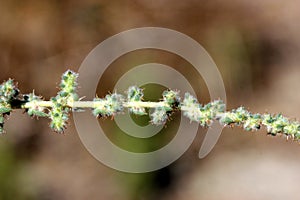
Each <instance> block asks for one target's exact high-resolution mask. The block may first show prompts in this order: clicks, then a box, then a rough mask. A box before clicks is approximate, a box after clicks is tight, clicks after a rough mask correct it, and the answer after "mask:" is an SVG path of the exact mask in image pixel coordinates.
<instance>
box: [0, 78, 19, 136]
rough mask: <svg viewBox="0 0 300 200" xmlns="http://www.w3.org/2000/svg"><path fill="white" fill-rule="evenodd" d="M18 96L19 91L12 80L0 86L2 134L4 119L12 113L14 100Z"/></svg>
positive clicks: (0, 123)
mask: <svg viewBox="0 0 300 200" xmlns="http://www.w3.org/2000/svg"><path fill="white" fill-rule="evenodd" d="M18 94H19V90H18V88H17V87H16V84H15V83H14V81H13V80H12V79H9V80H7V81H5V82H3V83H2V84H1V85H0V133H3V132H4V130H3V126H4V119H5V117H6V116H7V115H9V114H10V112H11V111H12V106H13V105H14V100H15V99H16V97H17V96H18Z"/></svg>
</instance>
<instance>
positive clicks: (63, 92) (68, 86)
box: [49, 70, 78, 132]
mask: <svg viewBox="0 0 300 200" xmlns="http://www.w3.org/2000/svg"><path fill="white" fill-rule="evenodd" d="M77 78H78V74H77V73H75V72H73V71H71V70H68V71H66V72H65V73H64V74H63V75H62V77H61V83H60V85H59V87H60V91H59V92H58V93H57V95H56V97H52V98H51V102H52V109H50V111H49V118H50V119H51V122H50V127H51V128H52V129H53V130H54V131H56V132H63V130H64V129H65V128H66V125H67V121H68V120H69V112H70V110H71V106H72V105H71V104H72V103H73V102H74V101H76V100H78V96H77V94H76V88H77Z"/></svg>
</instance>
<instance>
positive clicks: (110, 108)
mask: <svg viewBox="0 0 300 200" xmlns="http://www.w3.org/2000/svg"><path fill="white" fill-rule="evenodd" d="M123 103H124V97H123V96H122V95H120V94H116V93H113V94H108V95H106V96H105V98H103V99H101V98H94V109H93V115H94V116H96V117H109V116H114V115H115V114H118V113H120V112H122V111H123Z"/></svg>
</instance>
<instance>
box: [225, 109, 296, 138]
mask: <svg viewBox="0 0 300 200" xmlns="http://www.w3.org/2000/svg"><path fill="white" fill-rule="evenodd" d="M220 122H221V123H223V124H225V125H230V126H234V125H236V126H242V127H243V128H244V129H245V130H246V131H256V130H259V129H260V128H261V127H262V126H264V127H266V129H267V132H268V134H270V135H273V136H276V135H278V134H283V135H286V136H287V138H293V139H297V140H299V139H300V123H299V122H297V121H291V120H289V119H288V118H286V117H284V116H283V115H282V114H277V115H271V114H263V115H262V114H259V113H256V114H252V113H250V112H249V111H247V110H245V108H243V107H239V108H238V109H236V110H232V111H231V112H225V113H223V114H220Z"/></svg>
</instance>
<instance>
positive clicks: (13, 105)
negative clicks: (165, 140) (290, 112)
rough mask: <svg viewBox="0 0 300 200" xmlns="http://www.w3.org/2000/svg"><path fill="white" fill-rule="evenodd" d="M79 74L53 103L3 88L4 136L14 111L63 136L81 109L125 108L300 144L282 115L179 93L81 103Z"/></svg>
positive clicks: (107, 112)
mask: <svg viewBox="0 0 300 200" xmlns="http://www.w3.org/2000/svg"><path fill="white" fill-rule="evenodd" d="M77 78H78V74H77V73H75V72H73V71H71V70H68V71H66V72H65V73H64V74H63V75H62V77H61V83H60V85H59V87H60V90H59V92H58V93H57V95H56V96H55V97H52V98H51V99H50V101H45V100H43V99H42V97H40V96H37V95H35V94H34V92H33V93H30V94H25V95H22V94H20V92H19V90H18V88H17V87H16V84H15V83H14V81H13V80H12V79H9V80H8V81H5V82H3V83H2V84H1V85H0V133H2V132H4V131H3V124H4V119H5V117H6V116H7V115H9V114H10V112H12V110H13V109H25V111H26V112H27V113H28V115H29V116H33V117H34V116H35V117H47V118H49V119H50V120H51V122H50V127H51V128H52V129H53V130H54V131H56V132H59V133H62V132H63V131H64V129H65V127H66V125H67V121H68V120H69V113H70V112H76V111H77V110H78V109H80V110H82V109H86V108H90V109H92V113H93V115H94V116H96V117H113V116H115V115H116V114H120V113H123V112H124V109H125V108H128V111H129V112H131V113H133V114H135V115H146V114H148V110H146V109H147V108H151V109H153V110H151V113H150V118H151V123H152V124H154V125H161V124H165V123H166V122H167V120H168V119H170V116H171V115H172V114H173V113H174V112H175V111H178V110H180V111H181V112H182V113H183V115H184V116H186V117H187V118H188V119H190V121H191V122H192V121H194V122H197V123H199V125H200V126H203V127H208V126H210V125H211V124H212V122H213V121H219V122H220V123H221V124H223V125H224V126H231V127H232V126H240V127H243V128H244V129H245V130H246V131H256V130H258V129H260V128H262V127H265V129H266V130H267V132H268V134H270V135H273V136H276V135H285V136H286V137H287V138H292V139H294V140H297V141H299V140H300V123H299V122H297V121H292V120H289V119H288V118H286V117H284V116H283V115H282V114H277V115H271V114H259V113H255V114H253V113H250V112H249V111H247V110H246V109H245V108H244V107H239V108H237V109H233V110H230V111H226V110H225V104H224V103H223V102H222V101H221V100H216V101H212V102H209V103H207V104H205V105H202V104H200V103H199V102H198V100H197V99H196V98H195V97H194V96H192V95H191V94H190V93H185V95H184V98H183V100H181V98H180V96H179V92H178V91H175V90H165V91H164V92H163V94H162V99H161V100H160V101H158V102H147V101H143V96H144V94H143V90H142V89H141V88H139V87H137V86H131V87H129V88H128V90H127V91H126V95H127V96H124V95H121V94H117V93H112V94H107V95H106V96H105V97H104V98H98V97H96V98H94V99H93V101H80V100H79V97H78V95H77V94H76V89H77Z"/></svg>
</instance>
